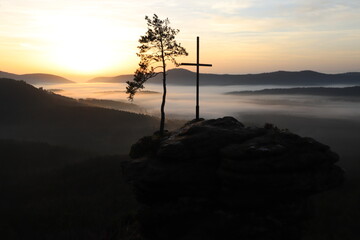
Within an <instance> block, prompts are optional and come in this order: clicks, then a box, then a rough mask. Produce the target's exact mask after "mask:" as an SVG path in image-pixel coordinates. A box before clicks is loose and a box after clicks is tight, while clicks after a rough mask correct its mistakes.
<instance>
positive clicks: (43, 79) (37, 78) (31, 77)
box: [0, 71, 73, 84]
mask: <svg viewBox="0 0 360 240" xmlns="http://www.w3.org/2000/svg"><path fill="white" fill-rule="evenodd" d="M0 78H10V79H15V80H23V81H25V82H27V83H29V84H40V83H41V84H44V83H45V84H60V83H73V81H71V80H69V79H66V78H63V77H60V76H56V75H52V74H45V73H32V74H22V75H18V74H13V73H8V72H2V71H0Z"/></svg>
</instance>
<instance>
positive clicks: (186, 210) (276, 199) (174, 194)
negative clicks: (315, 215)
mask: <svg viewBox="0 0 360 240" xmlns="http://www.w3.org/2000/svg"><path fill="white" fill-rule="evenodd" d="M130 155H131V156H132V157H133V158H134V159H133V160H132V161H130V162H128V163H127V164H126V168H125V169H126V174H127V176H128V178H129V180H130V181H131V182H132V184H133V186H134V189H135V193H136V196H137V199H138V201H139V202H140V203H141V208H140V209H139V213H138V220H139V222H140V225H141V231H142V234H143V236H144V237H145V239H156V240H162V239H164V240H165V239H166V240H168V239H174V240H176V239H181V240H185V239H186V240H190V239H194V240H195V239H196V240H199V239H207V240H208V239H227V240H229V239H247V240H248V239H251V240H252V239H256V240H257V239H267V240H269V239H274V240H275V239H276V240H279V239H286V240H291V239H300V238H301V223H302V222H303V220H304V219H305V218H306V212H307V211H306V202H307V201H306V199H307V198H308V197H309V196H310V195H312V194H315V193H318V192H321V191H325V190H328V189H331V188H334V187H337V186H339V185H340V184H341V183H342V181H343V171H342V170H341V169H340V168H339V167H337V166H336V165H334V163H335V162H337V161H338V155H337V154H336V153H334V152H332V151H331V150H330V149H329V147H328V146H326V145H323V144H321V143H319V142H317V141H315V140H313V139H311V138H303V137H300V136H298V135H295V134H292V133H290V132H288V131H283V130H279V129H277V128H276V127H273V126H272V125H271V124H267V125H266V126H265V127H264V128H257V127H245V126H244V125H243V124H241V123H240V122H238V121H237V120H236V119H234V118H232V117H224V118H220V119H216V120H200V121H192V122H189V123H187V124H186V125H185V126H184V127H182V128H180V129H179V130H177V131H175V132H172V133H166V134H165V136H162V137H160V136H157V135H153V136H149V137H144V138H142V139H140V140H139V141H138V142H137V143H135V144H134V145H133V147H132V149H131V153H130Z"/></svg>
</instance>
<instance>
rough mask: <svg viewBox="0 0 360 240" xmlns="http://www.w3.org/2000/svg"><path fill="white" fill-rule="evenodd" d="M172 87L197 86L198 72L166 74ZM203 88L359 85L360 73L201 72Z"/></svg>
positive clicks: (127, 78)
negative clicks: (232, 73)
mask: <svg viewBox="0 0 360 240" xmlns="http://www.w3.org/2000/svg"><path fill="white" fill-rule="evenodd" d="M167 74H168V78H167V80H168V81H167V83H168V84H169V85H183V86H186V85H195V79H196V73H195V72H192V71H189V70H186V69H181V68H178V69H171V70H169V71H168V72H167ZM132 79H133V75H130V74H127V75H119V76H115V77H98V78H94V79H91V80H89V81H88V82H112V83H125V82H126V81H131V80H132ZM161 82H162V77H161V75H160V74H159V75H157V76H156V77H154V78H152V79H150V80H149V83H155V84H161ZM200 84H201V85H208V86H209V85H212V86H227V85H300V86H301V85H303V86H316V85H331V84H360V73H358V72H351V73H339V74H325V73H319V72H315V71H310V70H306V71H299V72H289V71H277V72H270V73H259V74H238V75H231V74H209V73H200Z"/></svg>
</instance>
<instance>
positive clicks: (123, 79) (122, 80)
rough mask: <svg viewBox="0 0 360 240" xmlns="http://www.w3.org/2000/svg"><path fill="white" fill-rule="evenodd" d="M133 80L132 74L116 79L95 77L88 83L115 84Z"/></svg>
mask: <svg viewBox="0 0 360 240" xmlns="http://www.w3.org/2000/svg"><path fill="white" fill-rule="evenodd" d="M132 79H133V75H132V74H126V75H119V76H116V77H97V78H93V79H90V80H89V81H88V82H115V83H125V82H126V81H131V80H132Z"/></svg>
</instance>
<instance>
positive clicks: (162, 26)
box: [126, 14, 188, 134]
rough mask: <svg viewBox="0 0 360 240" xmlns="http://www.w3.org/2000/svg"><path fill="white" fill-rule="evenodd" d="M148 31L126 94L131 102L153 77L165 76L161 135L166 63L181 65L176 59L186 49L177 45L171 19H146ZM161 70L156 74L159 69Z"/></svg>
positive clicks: (176, 30) (161, 127)
mask: <svg viewBox="0 0 360 240" xmlns="http://www.w3.org/2000/svg"><path fill="white" fill-rule="evenodd" d="M145 20H146V21H147V26H148V30H147V32H146V33H145V35H143V36H140V39H139V43H140V46H138V49H139V52H138V53H137V55H138V57H140V63H139V68H138V69H137V70H136V71H135V74H134V79H133V81H127V84H128V85H127V87H126V93H127V94H129V97H128V98H129V100H133V98H134V95H135V94H136V93H137V92H138V91H141V89H143V88H144V83H145V82H146V81H147V80H149V79H150V78H152V77H155V76H156V75H158V74H160V73H162V76H163V99H162V104H161V122H160V133H161V134H162V133H163V131H164V122H165V112H164V107H165V100H166V62H168V61H170V62H172V63H174V64H175V65H176V66H178V65H179V64H178V63H177V61H176V59H175V58H176V57H178V56H182V55H185V56H187V55H188V53H187V52H186V50H185V48H183V47H182V46H181V45H180V43H177V42H176V40H175V36H176V35H177V34H178V33H179V30H178V29H173V28H171V27H170V26H169V24H170V21H169V19H165V20H161V19H159V17H158V16H157V15H156V14H154V16H153V17H152V19H151V18H149V17H148V16H146V17H145ZM159 68H160V69H161V70H160V71H159V72H156V70H157V69H159Z"/></svg>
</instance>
